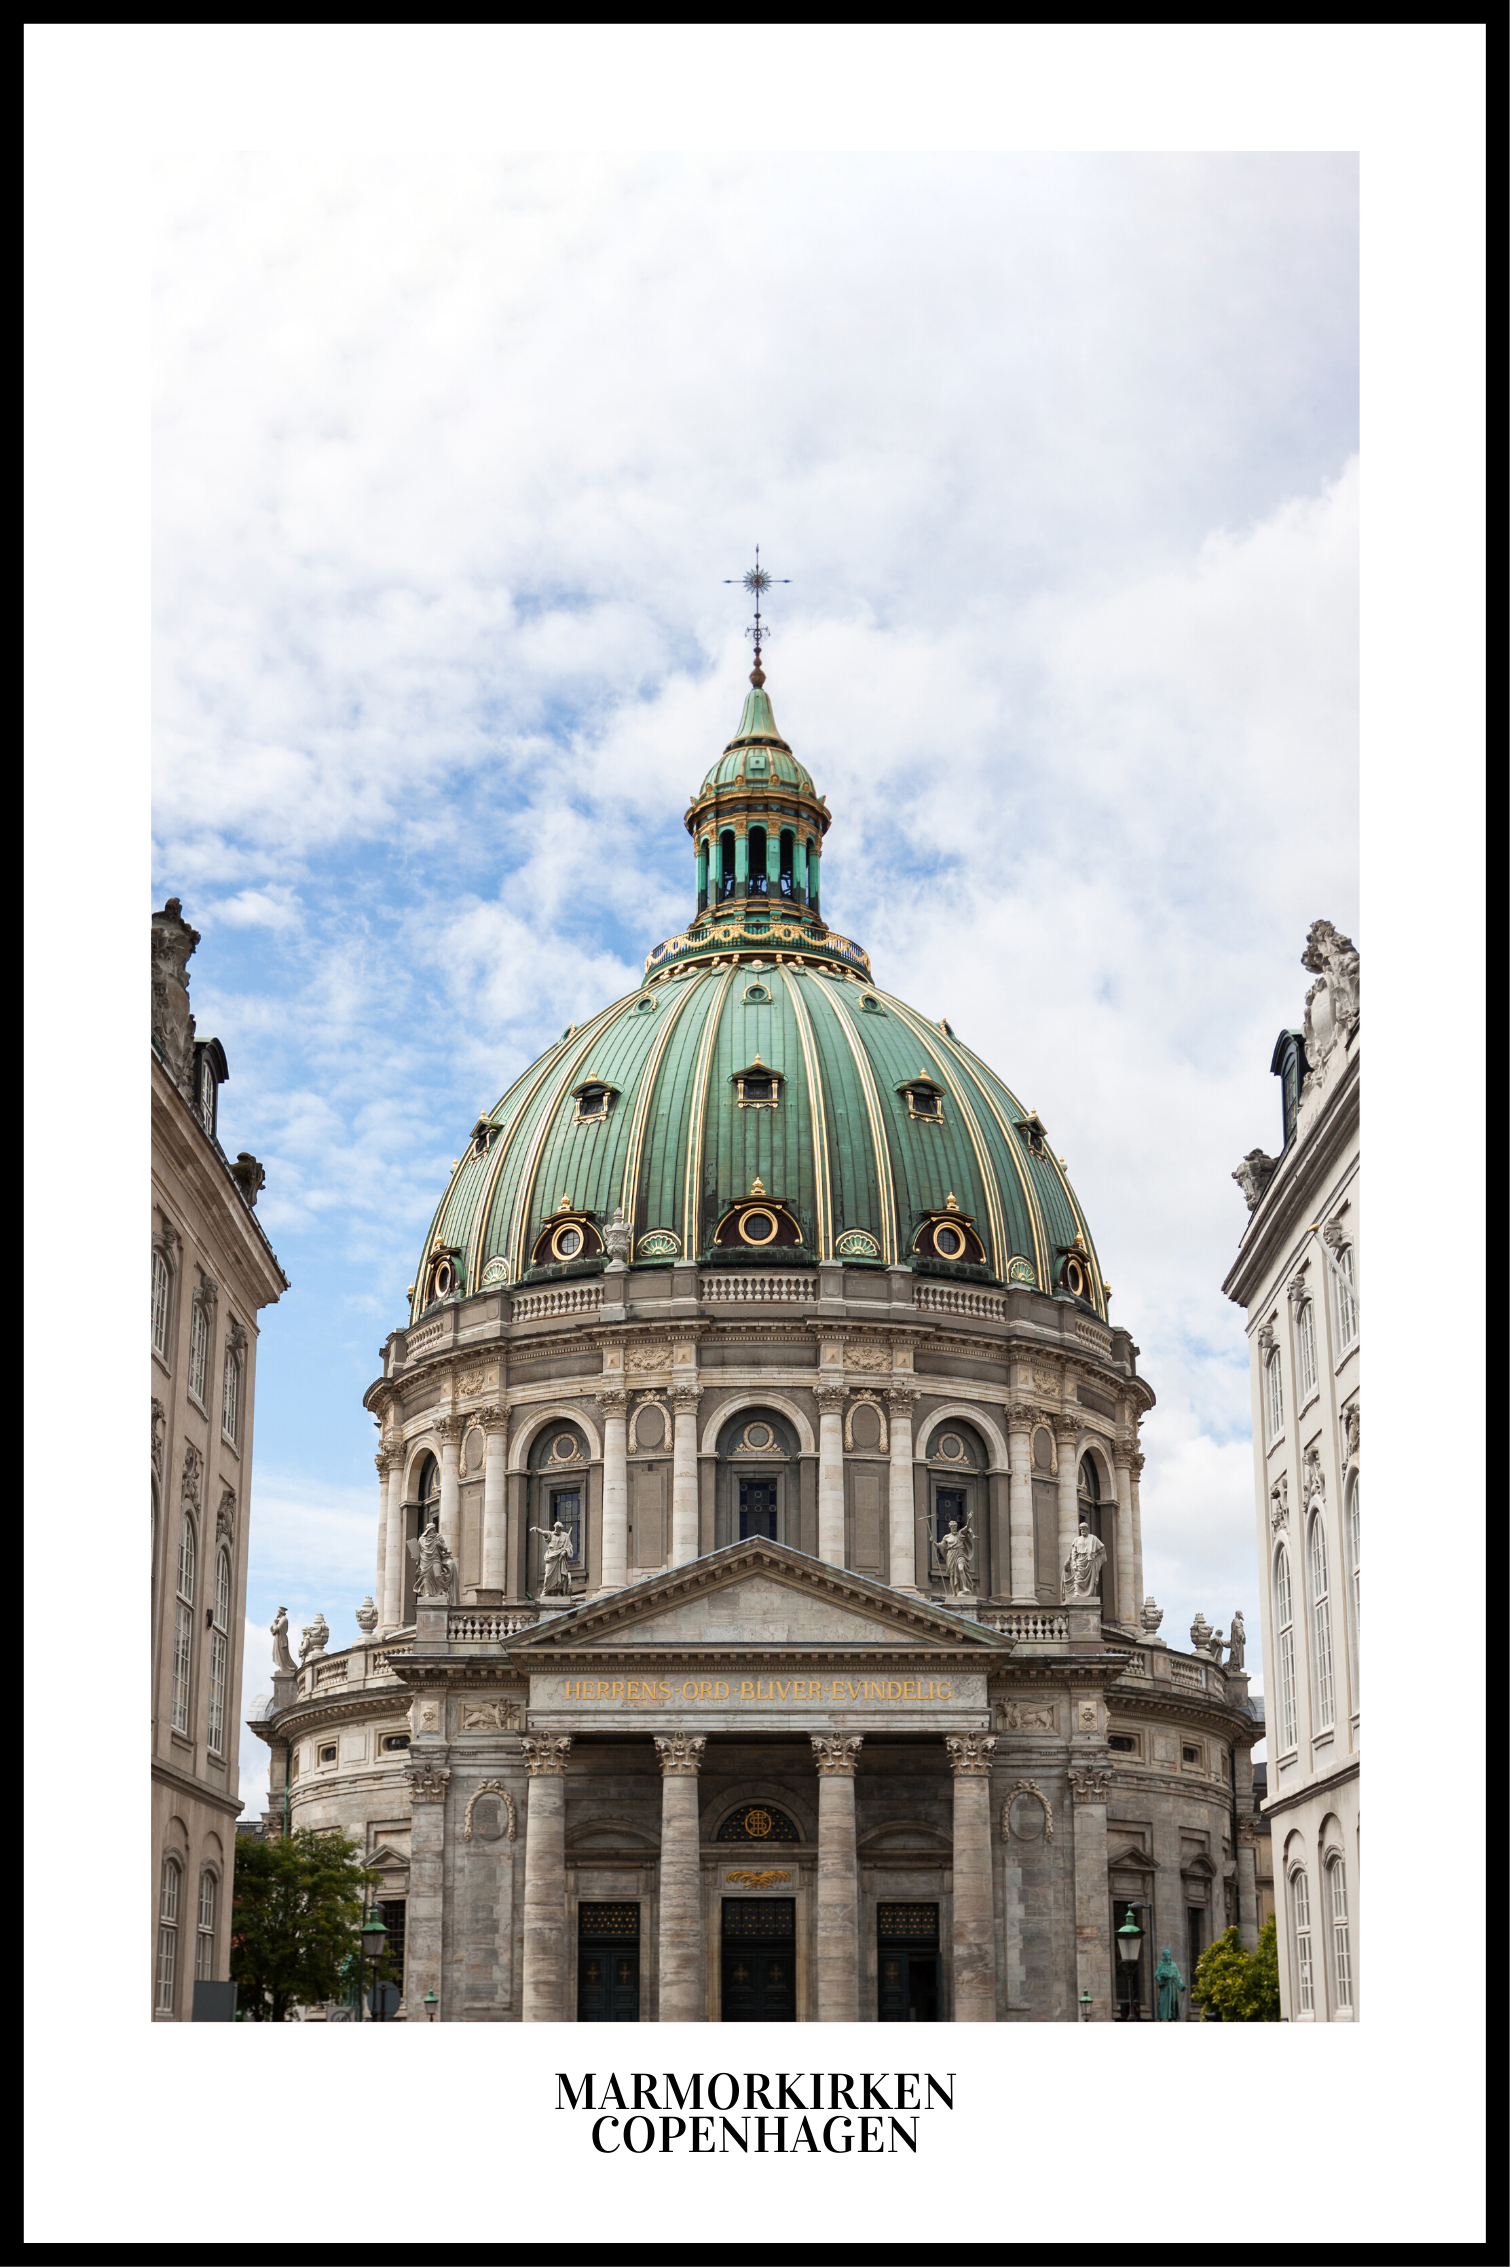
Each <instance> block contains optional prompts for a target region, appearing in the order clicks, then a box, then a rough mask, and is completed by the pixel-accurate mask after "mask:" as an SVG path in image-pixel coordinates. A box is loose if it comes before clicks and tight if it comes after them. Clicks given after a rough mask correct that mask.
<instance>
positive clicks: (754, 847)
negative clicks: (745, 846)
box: [745, 827, 767, 897]
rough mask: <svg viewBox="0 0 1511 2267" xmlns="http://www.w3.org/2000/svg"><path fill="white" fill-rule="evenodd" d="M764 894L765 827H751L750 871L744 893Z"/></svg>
mask: <svg viewBox="0 0 1511 2267" xmlns="http://www.w3.org/2000/svg"><path fill="white" fill-rule="evenodd" d="M766 894H767V880H766V829H765V828H764V827H752V828H751V830H750V873H749V876H748V877H747V880H746V884H745V895H746V896H747V897H765V896H766Z"/></svg>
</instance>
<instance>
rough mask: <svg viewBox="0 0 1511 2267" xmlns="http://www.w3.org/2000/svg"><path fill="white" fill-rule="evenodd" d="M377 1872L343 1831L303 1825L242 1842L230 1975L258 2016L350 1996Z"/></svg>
mask: <svg viewBox="0 0 1511 2267" xmlns="http://www.w3.org/2000/svg"><path fill="white" fill-rule="evenodd" d="M377 1879H378V1876H377V1875H376V1874H375V1873H373V1872H372V1871H371V1870H370V1869H369V1868H368V1867H366V1866H364V1865H363V1863H362V1861H361V1859H360V1857H359V1856H358V1854H357V1851H356V1847H355V1845H354V1844H353V1843H351V1842H348V1841H347V1839H346V1837H345V1835H343V1834H318V1833H314V1832H312V1831H311V1830H310V1829H309V1828H307V1827H301V1828H300V1829H299V1831H298V1832H297V1833H294V1834H289V1835H285V1836H284V1837H283V1839H282V1840H281V1841H277V1842H254V1841H242V1842H240V1843H238V1845H237V1850H236V1874H235V1881H234V1887H233V1892H232V1899H231V1977H232V1980H233V1982H235V1983H237V1984H239V1985H240V1986H241V1991H240V1995H239V1996H240V1999H241V2003H242V2006H243V2008H244V2009H245V2011H246V2013H247V2014H248V2015H249V2016H250V2017H251V2019H252V2021H253V2022H254V2023H281V2022H283V2020H284V2018H285V2017H286V2016H287V2014H288V2012H289V2010H290V2008H291V2007H309V2006H313V2005H314V2004H316V2003H317V2002H318V2001H320V2000H327V1999H344V1998H345V1997H346V1995H347V1993H348V1991H349V1990H350V1989H351V1980H352V1977H353V1975H354V1974H355V1973H356V1967H355V1963H356V1962H357V1961H359V1959H360V1957H361V1947H360V1937H359V1932H360V1930H361V1927H362V1920H363V1915H364V1912H365V1910H366V1902H367V1896H368V1894H369V1893H370V1891H371V1888H372V1886H373V1884H374V1883H375V1882H376V1881H377ZM386 1965H387V1963H386V1962H385V1966H386Z"/></svg>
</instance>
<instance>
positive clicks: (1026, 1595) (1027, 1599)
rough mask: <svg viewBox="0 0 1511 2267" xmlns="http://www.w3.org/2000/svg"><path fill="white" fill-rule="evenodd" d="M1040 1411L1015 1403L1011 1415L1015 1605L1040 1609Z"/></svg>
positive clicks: (1009, 1524)
mask: <svg viewBox="0 0 1511 2267" xmlns="http://www.w3.org/2000/svg"><path fill="white" fill-rule="evenodd" d="M1036 1415H1037V1412H1036V1411H1035V1410H1033V1409H1030V1408H1028V1407H1027V1406H1026V1405H1024V1404H1021V1403H1015V1404H1014V1405H1013V1407H1012V1408H1010V1409H1009V1410H1008V1412H1007V1469H1008V1509H1007V1530H1008V1550H1009V1554H1010V1557H1011V1561H1012V1565H1011V1575H1012V1594H1013V1604H1014V1605H1015V1606H1036V1605H1037V1604H1038V1602H1039V1594H1038V1590H1037V1587H1036V1581H1035V1570H1034V1474H1033V1437H1034V1422H1035V1418H1036Z"/></svg>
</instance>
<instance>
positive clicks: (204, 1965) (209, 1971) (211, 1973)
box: [194, 1866, 215, 1984]
mask: <svg viewBox="0 0 1511 2267" xmlns="http://www.w3.org/2000/svg"><path fill="white" fill-rule="evenodd" d="M214 1978H215V1876H214V1874H213V1873H212V1872H211V1871H210V1869H209V1867H208V1866H206V1868H205V1870H204V1872H203V1873H202V1874H201V1875H200V1877H199V1927H198V1929H197V1931H196V1932H195V1939H194V1980H195V1982H196V1983H200V1984H206V1983H212V1982H213V1981H214Z"/></svg>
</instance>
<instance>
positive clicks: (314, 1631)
mask: <svg viewBox="0 0 1511 2267" xmlns="http://www.w3.org/2000/svg"><path fill="white" fill-rule="evenodd" d="M303 1638H304V1642H303V1644H302V1645H301V1646H300V1648H299V1666H300V1668H301V1669H302V1668H303V1667H304V1664H305V1662H306V1661H313V1660H315V1659H316V1658H317V1657H318V1656H319V1655H320V1654H322V1653H323V1652H324V1651H325V1648H326V1647H327V1645H329V1643H330V1641H331V1633H330V1625H329V1623H328V1622H327V1621H326V1618H325V1616H324V1614H316V1616H315V1618H314V1620H313V1621H312V1622H306V1623H305V1625H304V1630H303Z"/></svg>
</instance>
